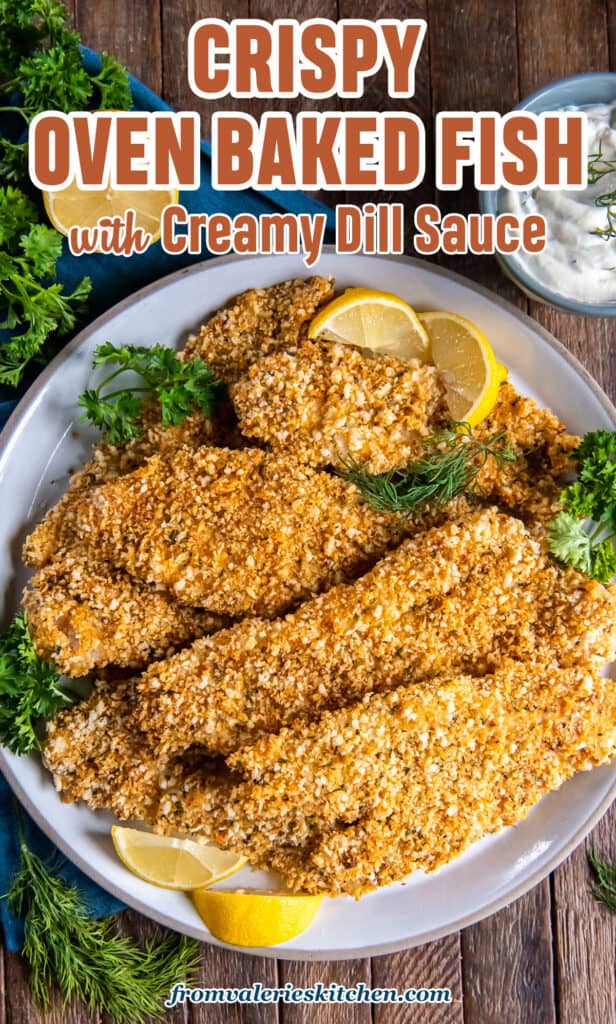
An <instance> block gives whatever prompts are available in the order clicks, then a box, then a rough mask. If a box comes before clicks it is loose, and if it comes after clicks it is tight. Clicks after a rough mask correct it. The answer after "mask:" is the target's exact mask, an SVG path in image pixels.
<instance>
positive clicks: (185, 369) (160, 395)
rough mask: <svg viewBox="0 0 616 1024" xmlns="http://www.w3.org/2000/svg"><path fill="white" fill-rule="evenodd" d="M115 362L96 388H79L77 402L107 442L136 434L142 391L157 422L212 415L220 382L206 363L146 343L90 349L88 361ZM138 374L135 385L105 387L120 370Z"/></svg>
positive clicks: (221, 393) (222, 390)
mask: <svg viewBox="0 0 616 1024" xmlns="http://www.w3.org/2000/svg"><path fill="white" fill-rule="evenodd" d="M109 364H113V365H115V366H116V367H117V369H115V370H114V371H113V373H111V374H110V375H109V376H108V377H106V378H105V380H103V381H102V383H101V384H100V385H99V386H98V387H97V388H91V389H89V390H88V391H86V392H84V394H83V395H81V396H80V398H79V399H78V405H79V406H81V408H82V409H84V410H85V411H84V414H83V416H82V419H84V420H85V419H87V420H89V421H90V423H92V424H94V426H96V427H98V428H99V430H101V431H102V432H103V433H104V434H105V436H106V438H107V440H108V441H109V442H110V443H111V444H124V443H125V442H126V441H130V440H131V438H133V437H136V436H137V435H138V434H140V433H141V430H142V426H141V422H140V417H141V413H142V412H143V403H144V399H145V396H147V395H151V396H154V397H156V398H157V399H158V401H159V404H160V408H161V419H162V423H163V425H164V426H166V427H171V426H176V425H177V424H178V423H181V422H182V420H184V419H185V418H186V417H187V416H189V415H190V414H191V413H195V412H202V413H204V414H205V415H206V416H211V415H212V413H213V412H214V410H215V408H216V406H217V405H218V403H219V402H220V400H221V399H222V398H223V397H224V395H225V386H224V384H223V383H222V381H220V380H218V379H217V378H216V377H215V376H214V374H213V372H212V370H211V369H210V367H209V366H208V365H207V363H204V362H203V360H202V359H200V358H198V357H197V358H196V359H193V360H189V361H186V362H183V361H182V360H181V359H179V358H178V356H177V354H176V353H175V352H174V351H173V349H170V348H167V347H166V346H165V345H154V346H153V347H152V348H146V347H143V346H138V345H114V344H113V343H112V342H110V341H108V342H105V344H104V345H100V346H99V347H98V348H97V349H96V352H95V353H94V359H93V366H94V368H95V369H96V368H98V367H100V366H106V365H109ZM128 371H130V372H132V373H134V374H137V376H138V377H140V378H141V383H140V384H139V385H136V386H134V387H122V388H114V389H113V390H111V391H108V390H107V391H106V390H105V389H106V388H107V387H108V385H109V384H111V382H112V381H114V380H116V379H117V377H118V376H120V375H121V374H122V373H125V372H128Z"/></svg>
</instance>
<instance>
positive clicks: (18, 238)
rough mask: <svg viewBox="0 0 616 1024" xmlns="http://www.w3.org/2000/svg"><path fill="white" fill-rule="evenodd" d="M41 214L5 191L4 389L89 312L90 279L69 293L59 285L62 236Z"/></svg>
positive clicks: (1, 231) (0, 252) (0, 192)
mask: <svg viewBox="0 0 616 1024" xmlns="http://www.w3.org/2000/svg"><path fill="white" fill-rule="evenodd" d="M37 220H38V211H37V209H36V207H35V205H34V203H32V201H31V200H30V199H28V197H27V196H25V195H24V193H23V192H21V191H20V190H19V189H17V188H14V187H13V186H11V185H8V186H6V187H5V188H2V187H0V329H8V330H10V331H13V332H14V334H13V336H12V338H11V339H10V340H9V341H8V342H6V343H5V344H3V345H1V346H0V383H1V384H8V385H11V386H13V387H16V386H17V385H18V384H19V383H20V381H21V379H22V377H23V374H24V372H25V370H26V368H27V366H28V364H29V363H30V361H31V360H32V359H34V358H35V357H37V356H39V355H40V354H41V353H42V352H43V350H44V349H45V350H47V349H48V347H49V345H50V344H51V343H52V342H53V341H54V340H55V338H61V337H64V336H65V335H66V334H68V333H69V332H70V331H72V330H73V328H74V327H75V324H76V322H77V319H78V317H80V316H81V315H82V314H83V313H84V312H85V308H86V300H87V298H88V295H89V293H90V286H91V285H90V279H89V278H88V277H84V278H82V280H81V281H80V282H79V283H78V284H77V286H76V288H75V289H74V291H73V292H72V293H70V294H68V295H67V294H66V293H65V292H64V287H63V285H61V284H59V283H58V282H56V281H55V276H56V264H57V261H58V259H59V257H60V255H61V252H62V236H61V235H59V234H58V232H57V231H55V230H54V229H53V228H50V227H48V226H47V225H46V224H40V223H37Z"/></svg>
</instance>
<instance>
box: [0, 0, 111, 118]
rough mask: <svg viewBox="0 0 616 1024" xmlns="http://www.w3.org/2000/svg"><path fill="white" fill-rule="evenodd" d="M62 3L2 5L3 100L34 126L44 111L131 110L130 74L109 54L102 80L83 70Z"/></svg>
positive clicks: (26, 0) (19, 0) (14, 0)
mask: <svg viewBox="0 0 616 1024" xmlns="http://www.w3.org/2000/svg"><path fill="white" fill-rule="evenodd" d="M66 21H67V12H66V8H65V7H64V4H62V3H59V2H58V0H0V24H1V25H2V35H1V42H0V95H4V96H5V97H6V98H7V99H8V100H11V99H12V98H13V97H16V98H17V101H18V102H17V103H16V104H15V105H14V106H8V107H4V108H3V109H4V110H12V111H13V112H15V113H17V114H21V116H22V117H23V118H24V119H25V120H27V121H29V120H31V119H32V118H33V117H34V116H35V115H36V114H38V113H40V112H41V111H43V110H62V111H64V112H65V113H69V112H70V111H71V110H83V109H84V108H85V107H88V106H93V107H95V108H96V109H99V110H128V108H129V107H130V105H131V94H130V87H129V84H128V74H127V72H126V69H125V68H123V67H122V65H121V64H119V63H118V62H117V61H116V60H114V59H113V57H110V56H109V54H108V53H103V55H102V66H101V70H100V72H99V74H98V75H89V74H88V72H87V71H86V70H85V68H84V67H83V63H82V57H81V52H80V49H79V43H80V39H79V36H78V34H77V33H76V32H73V31H71V30H70V29H69V28H68V27H67V24H66Z"/></svg>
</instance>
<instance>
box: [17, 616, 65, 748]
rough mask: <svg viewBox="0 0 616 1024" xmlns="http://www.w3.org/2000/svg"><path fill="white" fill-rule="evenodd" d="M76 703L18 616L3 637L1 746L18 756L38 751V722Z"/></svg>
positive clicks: (25, 621)
mask: <svg viewBox="0 0 616 1024" xmlns="http://www.w3.org/2000/svg"><path fill="white" fill-rule="evenodd" d="M76 699H77V698H76V696H75V694H73V693H70V692H68V691H67V690H64V689H63V688H62V686H61V685H60V676H59V675H58V672H57V670H56V668H55V667H54V666H53V665H52V664H50V662H48V661H43V659H42V658H39V656H38V654H37V653H36V651H35V650H34V647H33V646H32V640H31V639H30V634H29V632H28V622H27V619H26V616H25V615H17V616H16V618H15V619H14V620H13V622H12V623H11V625H10V626H9V629H8V631H7V632H6V633H4V634H2V635H1V636H0V743H2V744H3V745H4V746H5V747H8V748H9V750H12V751H13V752H14V753H15V754H26V753H28V751H30V750H35V749H37V748H38V747H39V746H40V744H39V740H38V737H37V735H36V732H35V726H36V723H37V721H38V720H39V719H47V718H53V716H54V715H55V714H57V712H58V711H61V710H62V708H66V707H70V706H71V705H72V704H74V703H75V700H76Z"/></svg>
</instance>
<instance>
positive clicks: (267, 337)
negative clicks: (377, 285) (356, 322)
mask: <svg viewBox="0 0 616 1024" xmlns="http://www.w3.org/2000/svg"><path fill="white" fill-rule="evenodd" d="M332 295H333V283H332V281H331V280H329V279H328V278H324V277H310V278H308V279H307V280H300V279H296V280H292V281H282V282H281V283H280V284H275V285H272V287H271V288H251V289H250V290H249V291H247V292H242V294H241V295H237V296H236V297H235V298H234V299H232V300H231V302H230V303H229V305H228V306H226V307H225V308H224V309H221V310H220V311H219V312H218V313H216V315H215V316H213V317H212V318H211V319H210V320H208V321H207V323H205V324H204V325H203V327H202V328H201V330H200V331H199V333H198V334H195V335H193V337H191V338H190V339H189V340H188V343H187V344H186V347H185V349H184V351H183V355H182V358H184V359H194V358H195V356H200V357H201V358H202V359H203V360H204V362H206V363H209V365H210V366H211V367H212V369H213V370H214V372H215V373H216V374H217V376H219V377H221V378H222V379H223V380H224V381H227V382H228V383H232V382H233V381H235V380H237V379H238V378H239V377H241V376H242V374H244V373H245V372H246V370H247V369H248V367H249V366H251V365H252V363H254V362H256V361H257V360H258V359H261V358H262V357H263V356H267V355H269V354H270V353H271V352H278V351H281V350H285V351H294V350H295V348H296V347H297V344H298V342H299V340H300V338H301V336H302V329H303V328H304V325H305V324H307V323H308V322H309V321H310V320H311V319H312V317H313V316H314V314H315V313H316V311H317V309H318V308H319V306H321V305H323V303H324V302H328V301H329V299H331V297H332Z"/></svg>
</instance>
